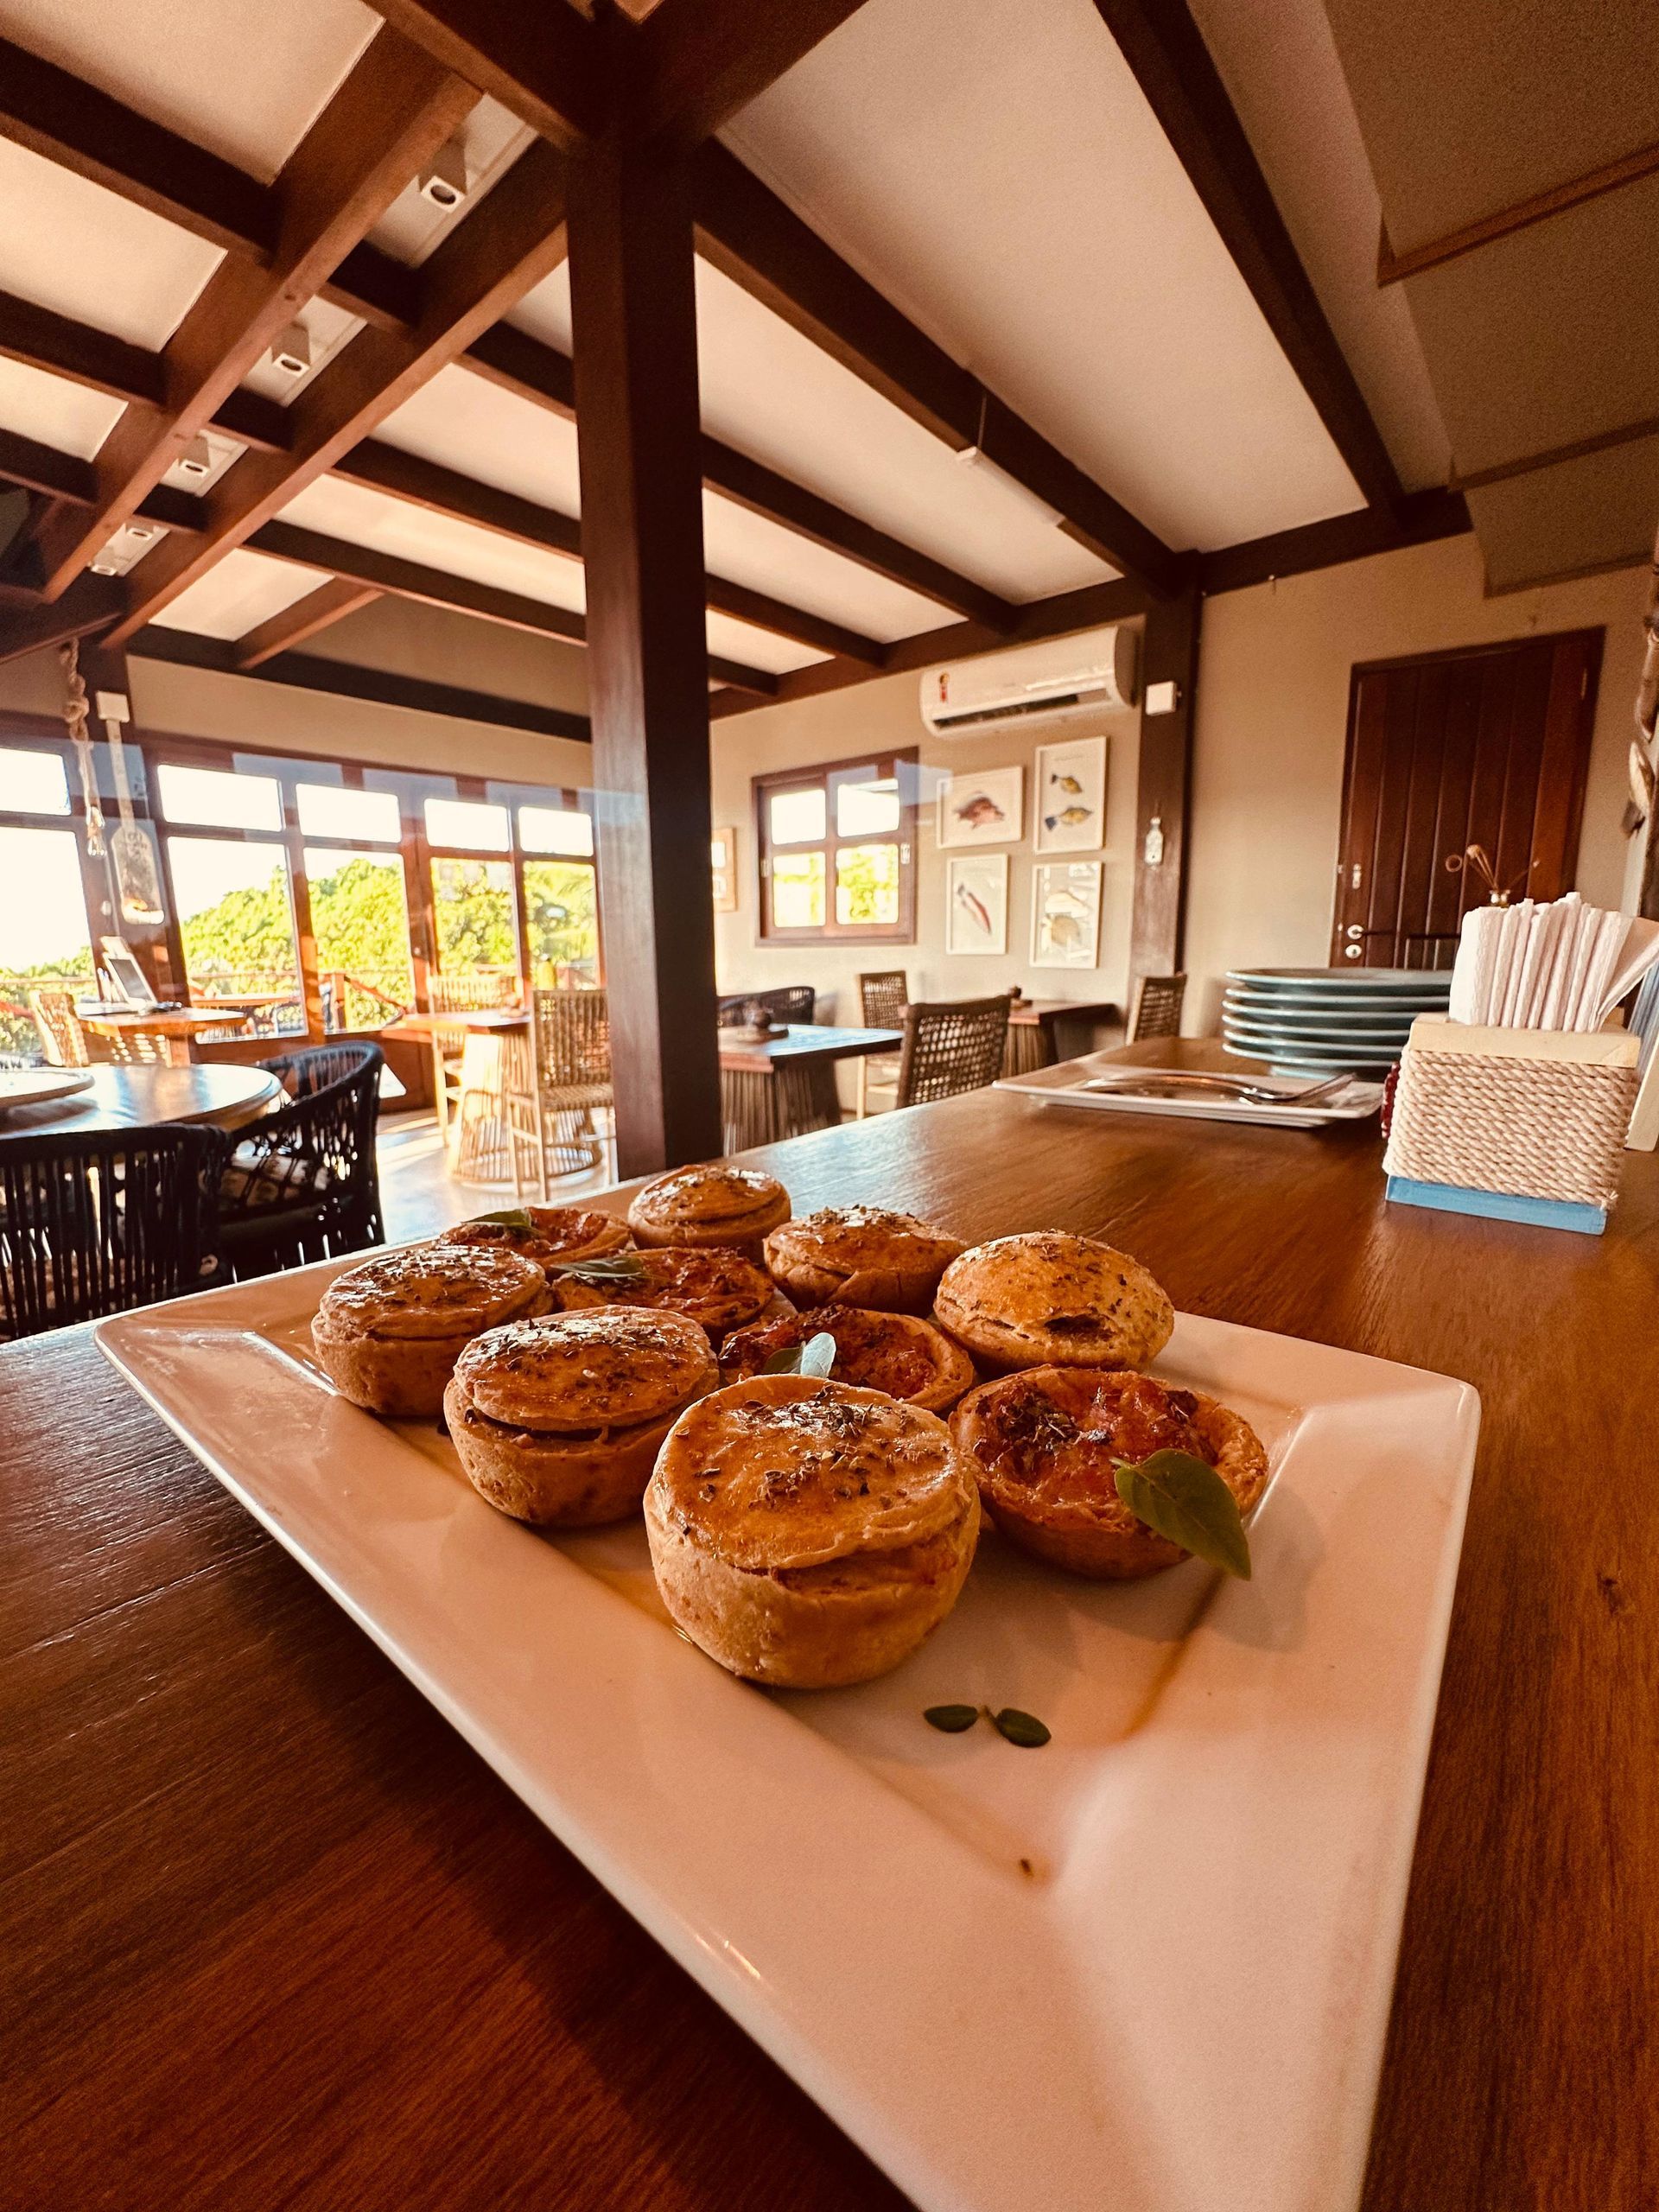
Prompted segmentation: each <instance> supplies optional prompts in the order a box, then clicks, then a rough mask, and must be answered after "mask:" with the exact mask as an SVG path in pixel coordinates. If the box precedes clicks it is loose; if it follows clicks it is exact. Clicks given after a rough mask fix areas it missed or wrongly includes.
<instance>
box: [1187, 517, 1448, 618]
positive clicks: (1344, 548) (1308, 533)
mask: <svg viewBox="0 0 1659 2212" xmlns="http://www.w3.org/2000/svg"><path fill="white" fill-rule="evenodd" d="M1473 527H1474V525H1473V524H1472V523H1471V521H1470V519H1469V505H1468V502H1467V501H1466V500H1465V499H1464V498H1463V496H1462V494H1461V493H1457V492H1442V491H1428V492H1408V493H1404V494H1403V495H1402V497H1401V499H1398V500H1397V501H1396V502H1395V505H1393V506H1392V507H1357V508H1356V509H1355V510H1354V512H1352V513H1351V514H1346V515H1332V516H1331V517H1329V518H1327V519H1326V520H1325V521H1324V522H1309V523H1303V524H1301V525H1300V528H1298V529H1295V530H1279V531H1274V532H1273V533H1272V535H1271V536H1270V537H1253V538H1249V539H1247V540H1246V541H1245V543H1243V544H1241V545H1228V546H1224V547H1223V548H1222V549H1221V550H1219V551H1217V552H1214V553H1201V554H1200V555H1199V556H1198V588H1199V589H1200V591H1202V592H1203V593H1204V594H1205V596H1206V598H1208V597H1212V596H1213V595H1214V594H1216V593H1217V592H1223V591H1243V590H1244V589H1246V588H1248V587H1249V585H1251V584H1264V583H1270V582H1273V581H1274V578H1276V577H1280V576H1299V575H1307V574H1308V573H1309V571H1310V570H1312V569H1331V568H1337V567H1339V566H1340V565H1341V564H1342V563H1344V562H1346V561H1363V560H1366V559H1368V558H1369V557H1370V556H1371V555H1372V554H1374V553H1396V552H1398V551H1399V550H1401V548H1402V547H1403V546H1407V545H1427V544H1431V543H1433V541H1434V540H1435V539H1436V538H1440V537H1462V536H1463V535H1464V534H1465V531H1469V530H1471V529H1472V528H1473Z"/></svg>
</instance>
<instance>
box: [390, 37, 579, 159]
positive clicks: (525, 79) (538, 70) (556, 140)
mask: <svg viewBox="0 0 1659 2212" xmlns="http://www.w3.org/2000/svg"><path fill="white" fill-rule="evenodd" d="M370 5H371V6H372V7H373V8H374V9H375V10H376V11H377V13H378V14H379V15H382V16H385V19H386V21H387V22H389V23H391V24H394V25H395V26H396V27H397V29H398V30H399V31H401V32H402V33H403V35H404V37H405V38H409V39H413V40H414V41H415V42H416V44H417V45H419V46H423V47H424V48H426V51H427V52H428V53H429V54H431V55H432V56H433V57H434V59H435V60H438V61H441V62H442V64H443V66H444V67H445V68H446V69H453V70H454V73H455V74H456V75H457V76H458V77H465V78H466V79H467V82H468V83H469V84H474V85H476V86H478V88H479V90H480V92H487V93H488V94H489V95H490V97H491V99H496V100H499V102H500V103H501V105H502V106H503V107H505V108H507V109H509V110H510V111H512V113H513V114H514V115H516V116H518V118H519V119H520V121H521V122H524V123H527V124H529V125H530V127H531V130H536V131H539V132H540V133H541V135H542V137H543V138H545V139H547V140H549V141H550V143H552V144H553V145H555V146H557V147H558V148H560V149H561V150H563V152H566V153H570V152H574V151H575V149H577V148H578V147H580V146H582V145H583V144H584V143H586V142H587V141H588V140H589V139H590V138H593V137H596V136H597V135H598V133H599V132H600V131H601V130H603V129H604V127H605V124H606V121H607V118H608V115H609V113H610V105H611V103H610V72H609V70H608V67H607V55H606V51H605V48H606V46H607V41H606V39H605V38H604V36H603V35H602V34H601V32H600V31H599V30H598V29H595V27H594V25H593V24H592V23H589V22H584V21H583V19H582V16H579V15H578V14H577V13H576V11H575V9H574V8H572V7H569V6H567V5H566V4H565V0H556V4H548V5H543V6H539V7H532V8H526V7H524V6H523V5H522V4H518V0H370Z"/></svg>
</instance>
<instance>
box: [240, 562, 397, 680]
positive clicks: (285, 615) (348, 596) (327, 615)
mask: <svg viewBox="0 0 1659 2212" xmlns="http://www.w3.org/2000/svg"><path fill="white" fill-rule="evenodd" d="M379 596H380V594H379V592H378V589H377V588H375V586H374V585H372V584H358V583H351V582H347V581H346V579H344V578H342V577H340V576H330V577H329V578H328V580H327V582H326V583H321V584H319V585H318V586H317V588H316V589H315V591H308V592H307V594H305V597H304V598H303V599H296V601H294V604H293V605H292V606H291V607H283V609H282V610H281V612H280V613H276V614H273V615H272V616H271V617H270V620H268V621H264V622H261V623H260V624H259V625H258V626H257V628H255V629H252V630H249V631H247V632H245V633H244V634H243V636H241V637H239V638H238V639H235V640H234V641H233V644H232V655H233V658H234V659H235V662H236V665H237V667H238V670H239V671H241V673H242V674H243V675H246V673H247V671H249V670H250V669H251V668H257V667H258V666H259V664H260V663H261V662H262V661H268V660H272V659H274V658H276V656H277V654H278V653H280V652H287V651H288V649H289V647H290V646H292V645H303V644H304V643H305V641H306V639H308V638H315V636H316V634H317V632H319V631H320V630H326V629H327V628H328V627H329V626H330V625H331V624H333V623H335V622H338V621H340V620H342V619H343V618H344V617H345V616H346V615H347V614H355V613H356V612H357V610H358V608H359V607H370V606H372V605H373V603H374V601H376V600H377V599H378V598H379Z"/></svg>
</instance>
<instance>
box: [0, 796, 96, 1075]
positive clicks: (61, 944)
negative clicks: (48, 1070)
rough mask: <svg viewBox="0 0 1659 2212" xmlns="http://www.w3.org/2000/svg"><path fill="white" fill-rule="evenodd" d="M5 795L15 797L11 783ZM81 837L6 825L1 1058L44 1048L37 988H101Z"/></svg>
mask: <svg viewBox="0 0 1659 2212" xmlns="http://www.w3.org/2000/svg"><path fill="white" fill-rule="evenodd" d="M35 757H37V758H39V757H41V756H38V755H37V756H35ZM44 757H46V758H47V759H48V760H50V756H49V755H47V756H44ZM51 765H52V766H54V767H55V766H59V764H58V763H57V762H56V761H52V762H51ZM4 798H5V804H7V805H8V806H11V805H13V804H14V802H15V798H16V793H15V791H13V789H12V788H11V787H10V786H8V788H7V790H6V791H5V795H4ZM16 810H17V811H18V812H19V813H22V812H23V811H24V809H23V808H22V807H18V808H17V809H16ZM41 811H42V812H45V811H46V810H45V809H44V808H42V809H41ZM79 842H80V841H79V836H77V834H76V832H75V831H74V830H73V829H8V828H0V1066H3V1065H8V1064H10V1065H13V1066H16V1065H17V1064H18V1063H19V1062H22V1063H23V1064H24V1065H35V1064H36V1063H38V1062H39V1061H40V1060H41V1059H42V1058H44V1056H45V1055H44V1048H43V1046H42V1044H41V1034H40V1032H39V1030H38V1028H37V1027H36V1026H35V1017H34V1014H33V1012H32V1010H31V1008H30V1005H29V993H30V992H31V991H35V990H41V989H53V988H57V989H60V990H63V989H67V990H68V991H70V992H71V993H72V994H73V995H74V996H75V997H76V998H84V997H86V996H88V995H90V994H91V993H92V989H93V988H94V987H93V980H92V941H91V938H90V935H89V932H88V931H87V927H86V895H85V893H84V892H83V890H82V887H81V874H80V854H79Z"/></svg>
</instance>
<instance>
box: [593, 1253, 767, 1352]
mask: <svg viewBox="0 0 1659 2212" xmlns="http://www.w3.org/2000/svg"><path fill="white" fill-rule="evenodd" d="M628 1256H629V1258H630V1259H632V1260H637V1261H638V1262H639V1268H640V1280H639V1281H637V1282H605V1283H588V1282H583V1281H582V1280H581V1278H580V1277H579V1276H575V1275H561V1276H558V1277H556V1279H555V1281H554V1285H553V1290H554V1295H555V1296H556V1298H557V1299H558V1300H559V1303H560V1304H561V1305H562V1306H564V1307H565V1308H566V1310H567V1311H568V1312H571V1313H575V1312H576V1311H578V1310H579V1309H580V1308H582V1306H649V1307H651V1308H652V1310H653V1311H655V1312H658V1313H689V1314H690V1317H691V1319H693V1320H694V1321H700V1322H701V1323H702V1325H703V1327H704V1328H705V1329H707V1330H708V1332H709V1334H710V1335H711V1336H716V1337H723V1336H724V1335H725V1333H726V1332H727V1331H728V1329H740V1328H741V1327H742V1325H743V1324H744V1323H745V1322H746V1321H753V1319H755V1317H756V1315H757V1314H760V1313H765V1311H766V1307H767V1306H769V1305H771V1303H772V1300H773V1299H774V1298H776V1297H777V1295H778V1294H777V1292H776V1291H775V1290H774V1289H773V1287H772V1281H771V1279H770V1277H769V1276H767V1275H766V1274H764V1273H763V1272H762V1271H761V1269H760V1268H757V1267H756V1266H755V1264H754V1262H753V1260H746V1259H745V1258H744V1257H743V1255H742V1254H741V1252H734V1251H732V1250H730V1249H728V1247H726V1246H724V1245H719V1244H658V1245H657V1246H656V1247H655V1248H654V1249H652V1250H649V1251H645V1252H632V1253H630V1254H629V1255H628Z"/></svg>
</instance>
